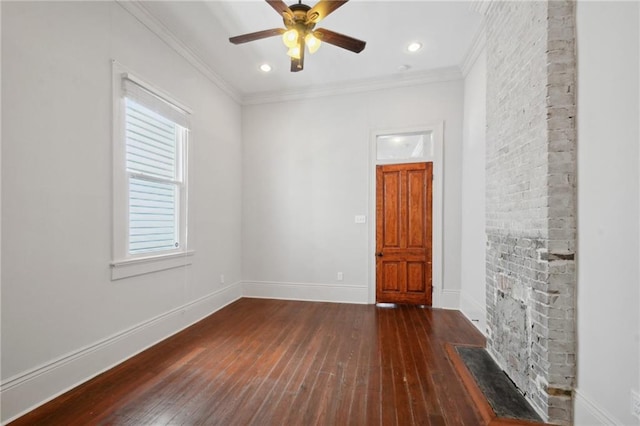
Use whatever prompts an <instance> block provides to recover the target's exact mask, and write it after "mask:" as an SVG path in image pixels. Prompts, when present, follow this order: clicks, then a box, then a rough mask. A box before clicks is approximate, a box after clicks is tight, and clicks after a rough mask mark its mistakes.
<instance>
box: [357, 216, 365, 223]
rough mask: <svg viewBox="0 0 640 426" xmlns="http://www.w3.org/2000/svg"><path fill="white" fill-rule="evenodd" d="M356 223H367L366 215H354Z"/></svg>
mask: <svg viewBox="0 0 640 426" xmlns="http://www.w3.org/2000/svg"><path fill="white" fill-rule="evenodd" d="M356 223H367V217H366V216H365V215H356Z"/></svg>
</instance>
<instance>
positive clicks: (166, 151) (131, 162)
mask: <svg viewBox="0 0 640 426" xmlns="http://www.w3.org/2000/svg"><path fill="white" fill-rule="evenodd" d="M123 89H124V97H125V140H126V171H127V178H128V199H129V205H128V230H129V232H128V253H129V254H130V255H137V254H144V253H149V254H152V253H154V252H161V251H176V250H180V249H181V246H182V245H183V244H184V242H183V241H181V239H183V238H185V237H186V235H183V234H185V233H186V232H185V228H186V226H185V223H184V220H185V219H186V217H185V216H186V212H185V207H186V206H184V205H183V204H184V201H183V200H184V195H185V194H184V192H185V191H186V188H185V170H184V169H185V164H184V149H185V143H186V138H187V135H188V129H189V115H188V113H186V112H185V111H183V110H181V109H180V108H179V107H177V106H176V105H174V104H172V103H171V102H169V101H167V100H165V99H164V98H162V97H160V96H158V95H156V94H155V93H153V92H151V91H149V90H147V89H146V88H145V87H142V86H141V85H140V84H138V83H137V82H135V81H132V80H130V79H128V78H127V77H125V78H123Z"/></svg>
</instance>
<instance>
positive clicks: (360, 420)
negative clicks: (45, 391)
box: [12, 299, 484, 426]
mask: <svg viewBox="0 0 640 426" xmlns="http://www.w3.org/2000/svg"><path fill="white" fill-rule="evenodd" d="M446 343H458V344H469V345H484V338H483V337H482V335H481V334H480V333H479V332H478V331H477V330H476V329H475V328H474V327H473V326H472V325H471V324H470V323H469V322H468V321H467V320H466V319H465V318H464V317H463V316H462V314H461V313H459V312H456V311H444V310H432V309H421V308H419V307H411V306H399V307H396V308H379V307H376V306H373V305H348V304H333V303H311V302H295V301H281V300H260V299H241V300H239V301H237V302H235V303H233V304H231V305H230V306H228V307H226V308H224V309H222V310H220V311H219V312H217V313H215V314H213V315H211V316H209V317H208V318H206V319H204V320H203V321H201V322H199V323H197V324H195V325H193V326H192V327H190V328H188V329H186V330H184V331H182V332H181V333H179V334H177V335H175V336H173V337H171V338H169V339H167V340H165V341H163V342H161V343H159V344H158V345H156V346H154V347H153V348H151V349H149V350H147V351H145V352H142V353H141V354H139V355H137V356H135V357H134V358H131V359H130V360H128V361H126V362H124V363H123V364H120V365H119V366H117V367H115V368H114V369H112V370H109V371H107V372H106V373H103V374H101V375H100V376H98V377H96V378H94V379H92V380H90V381H89V382H87V383H85V384H83V385H81V386H79V387H77V388H75V389H73V390H72V391H70V392H67V393H66V394H64V395H62V396H60V397H58V398H56V399H54V400H53V401H51V402H49V403H47V404H45V405H43V406H42V407H40V408H38V409H36V410H35V411H33V412H31V413H29V414H27V415H25V416H23V417H21V418H19V419H18V420H16V421H15V422H13V423H12V425H89V424H104V425H149V424H153V425H248V424H255V425H314V424H321V425H385V426H386V425H413V424H415V425H472V426H477V425H480V424H482V423H483V422H482V419H481V417H480V415H479V414H478V413H477V412H476V410H475V409H474V408H473V404H472V402H471V399H470V397H469V395H468V394H467V393H466V391H465V388H464V386H463V384H462V382H461V381H460V379H459V378H458V375H457V374H456V372H455V371H454V369H453V367H452V365H451V362H450V360H449V358H448V356H447V353H446V350H445V344H446Z"/></svg>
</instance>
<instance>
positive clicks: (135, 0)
mask: <svg viewBox="0 0 640 426" xmlns="http://www.w3.org/2000/svg"><path fill="white" fill-rule="evenodd" d="M116 2H117V3H118V4H119V5H120V6H121V7H122V8H123V9H124V10H126V11H127V12H129V13H130V14H131V15H133V17H134V18H136V19H137V20H138V21H140V23H142V25H144V26H145V27H147V28H148V29H149V30H150V31H151V32H152V33H154V34H155V35H156V36H158V38H160V39H161V40H162V41H163V42H165V43H166V44H167V46H169V47H170V48H172V49H173V50H174V51H175V52H176V53H178V54H179V55H180V56H182V57H183V58H184V59H185V60H186V61H187V62H188V63H189V64H191V65H192V66H193V67H194V68H195V69H196V70H198V71H199V72H200V73H202V75H204V76H205V77H206V78H207V79H209V80H210V81H211V82H212V83H213V84H215V85H216V86H217V87H218V88H219V89H220V90H222V91H223V92H224V93H225V94H227V95H228V96H229V97H230V98H231V99H233V100H234V101H235V102H237V103H241V100H242V96H241V95H240V93H239V92H238V91H237V90H236V89H235V88H233V87H232V86H231V85H230V84H229V83H227V82H226V81H225V80H223V79H222V78H221V77H220V76H219V75H218V74H217V73H216V72H215V71H213V70H212V69H211V67H209V66H208V65H207V64H206V63H205V62H204V61H203V60H202V58H200V56H199V55H198V54H197V53H196V52H194V51H193V50H192V49H191V48H189V47H188V46H187V45H185V44H184V43H183V42H182V41H181V40H180V39H178V37H176V36H175V35H174V34H173V33H172V32H171V31H170V30H169V29H168V28H167V27H166V26H165V25H164V24H163V23H162V22H160V21H159V20H158V19H157V18H156V17H155V16H153V15H152V14H151V12H149V11H148V10H147V9H146V8H145V7H144V5H143V2H142V1H141V0H116Z"/></svg>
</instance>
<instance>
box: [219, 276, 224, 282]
mask: <svg viewBox="0 0 640 426" xmlns="http://www.w3.org/2000/svg"><path fill="white" fill-rule="evenodd" d="M220 284H224V274H220Z"/></svg>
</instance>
